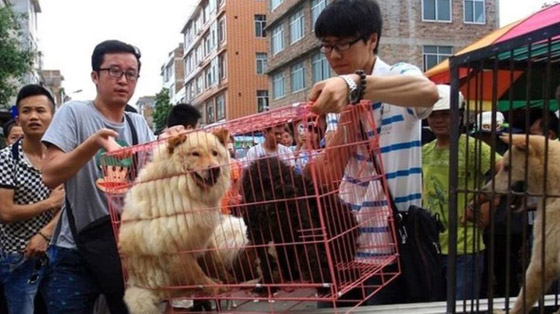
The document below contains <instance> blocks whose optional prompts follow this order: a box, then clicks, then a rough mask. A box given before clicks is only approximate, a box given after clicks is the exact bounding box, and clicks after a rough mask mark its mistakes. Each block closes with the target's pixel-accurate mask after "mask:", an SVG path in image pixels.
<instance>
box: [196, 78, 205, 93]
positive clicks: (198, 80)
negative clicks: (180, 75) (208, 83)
mask: <svg viewBox="0 0 560 314" xmlns="http://www.w3.org/2000/svg"><path fill="white" fill-rule="evenodd" d="M203 88H204V77H202V75H199V76H198V77H197V78H196V95H200V94H202V91H203Z"/></svg>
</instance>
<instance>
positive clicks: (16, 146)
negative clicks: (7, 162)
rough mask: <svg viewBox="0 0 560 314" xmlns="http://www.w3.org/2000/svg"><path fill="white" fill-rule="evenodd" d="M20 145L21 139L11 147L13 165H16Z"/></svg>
mask: <svg viewBox="0 0 560 314" xmlns="http://www.w3.org/2000/svg"><path fill="white" fill-rule="evenodd" d="M20 143H21V138H19V139H18V140H17V141H15V143H14V144H13V145H12V159H13V160H14V163H15V164H16V165H17V163H18V162H19V145H20Z"/></svg>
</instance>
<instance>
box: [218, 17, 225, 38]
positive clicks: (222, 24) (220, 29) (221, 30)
mask: <svg viewBox="0 0 560 314" xmlns="http://www.w3.org/2000/svg"><path fill="white" fill-rule="evenodd" d="M224 40H226V20H225V19H221V20H220V22H219V23H218V42H223V41H224Z"/></svg>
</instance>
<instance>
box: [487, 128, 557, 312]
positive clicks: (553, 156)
mask: <svg viewBox="0 0 560 314" xmlns="http://www.w3.org/2000/svg"><path fill="white" fill-rule="evenodd" d="M501 139H502V140H503V141H504V142H506V143H509V142H510V140H509V137H508V136H503V137H502V138H501ZM545 141H546V138H545V137H544V136H529V143H528V144H527V142H526V136H525V135H513V136H512V139H511V143H509V144H510V145H511V148H510V150H509V151H508V152H507V153H506V154H505V155H504V157H503V159H502V160H503V161H504V165H503V167H502V169H501V170H500V172H498V174H497V175H496V177H495V178H494V181H495V190H496V192H501V193H507V192H508V191H509V190H510V186H512V187H513V186H514V185H516V184H519V183H523V182H524V183H525V184H526V185H527V190H528V192H529V193H534V194H537V195H543V194H544V192H545V185H544V183H545V180H544V179H543V177H544V172H545V170H544V169H545ZM509 156H511V163H510V160H509V159H510V157H509ZM526 161H527V165H528V169H529V172H528V173H527V178H525V162H526ZM547 164H548V169H547V173H546V175H547V178H546V193H547V194H548V195H558V194H560V185H558V182H560V142H557V141H548V160H547ZM510 175H511V181H509V180H508V177H509V176H510ZM490 188H491V183H489V184H488V185H487V186H486V187H485V189H486V190H490ZM545 216H546V220H545V221H546V223H545V226H543V220H544V219H545ZM543 228H545V239H544V241H545V250H544V253H545V254H544V256H543V255H542V253H543V252H542V241H543V237H542V235H543V233H542V232H543ZM533 239H534V241H533V249H532V252H531V261H530V262H529V267H528V268H527V271H526V273H525V287H524V288H525V289H521V291H520V292H519V296H518V297H517V300H516V301H515V305H514V306H513V309H512V310H511V311H510V313H516V314H517V313H523V299H525V306H526V311H525V312H529V310H530V309H531V308H532V307H533V304H535V302H536V301H537V299H538V298H539V297H540V296H541V287H542V286H543V285H544V287H545V291H546V290H547V289H548V287H549V286H550V284H551V282H552V281H553V280H554V279H556V278H558V275H559V271H560V267H559V266H560V264H559V263H560V260H559V259H560V199H557V198H547V199H546V208H543V207H542V201H541V200H539V202H538V207H537V211H536V218H535V224H534V227H533ZM543 258H544V264H545V267H544V269H543V268H542V260H543ZM543 273H544V280H545V282H544V283H543V282H542V281H541V278H542V277H541V276H542V275H543ZM523 290H525V293H524V292H523ZM498 312H500V313H501V311H496V313H498ZM556 313H560V310H559V311H558V312H556Z"/></svg>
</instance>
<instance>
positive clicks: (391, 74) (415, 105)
mask: <svg viewBox="0 0 560 314" xmlns="http://www.w3.org/2000/svg"><path fill="white" fill-rule="evenodd" d="M381 30H382V17H381V10H380V8H379V5H378V4H377V3H376V2H375V1H374V0H345V1H340V0H337V1H334V2H332V3H330V4H329V5H328V6H327V7H326V8H325V10H323V12H322V13H321V14H320V16H319V17H318V19H317V21H316V23H315V35H316V36H317V38H318V39H319V40H320V41H321V51H322V52H323V53H324V54H325V57H326V59H327V60H328V62H329V64H330V66H331V67H332V68H333V70H334V71H335V72H336V74H338V75H339V76H337V77H333V78H330V79H327V80H324V81H321V82H319V83H317V84H315V86H313V89H312V90H311V96H310V100H311V101H313V102H314V105H313V107H312V110H313V111H314V112H315V113H317V114H320V115H324V114H329V113H341V114H340V116H339V117H336V116H331V115H329V117H328V118H327V124H328V126H329V129H328V130H327V133H328V134H329V135H328V136H327V139H328V141H327V149H325V152H324V153H323V154H321V155H319V156H317V157H316V158H315V159H314V162H313V163H310V165H311V167H307V168H306V172H307V173H309V172H311V173H315V176H316V178H317V179H318V180H319V181H320V182H318V183H319V185H320V186H323V187H327V188H331V189H339V195H340V197H341V198H342V199H343V200H344V201H345V202H347V203H349V204H350V205H351V206H352V209H353V210H354V212H355V213H356V218H357V220H358V222H360V223H361V231H362V232H361V237H360V238H361V239H360V240H359V241H358V242H359V245H360V246H359V248H358V254H357V259H358V260H360V262H375V260H376V258H377V256H379V255H383V254H385V255H388V254H394V251H392V250H394V249H393V248H391V247H390V242H392V239H391V234H390V232H388V230H389V229H388V228H387V227H388V225H387V220H386V219H385V220H383V219H382V217H380V218H379V219H376V220H375V222H374V223H373V224H372V222H371V217H372V216H373V215H385V216H388V215H389V211H388V210H387V197H388V196H385V195H383V193H382V191H383V189H380V187H379V185H380V183H379V180H374V179H372V178H373V177H374V176H373V174H374V173H375V166H374V165H373V163H372V162H371V158H370V157H371V156H370V153H369V151H368V149H367V147H365V145H362V146H360V147H356V145H345V144H346V143H349V142H352V141H353V140H356V134H360V133H362V134H367V137H369V138H371V137H372V136H374V135H375V134H376V133H378V134H379V146H380V149H381V154H380V155H381V158H378V159H377V160H378V161H379V163H380V164H381V165H382V166H383V169H384V171H385V174H386V179H387V184H388V188H389V190H390V191H391V193H392V196H393V198H394V200H395V204H396V207H397V209H398V210H399V211H406V210H407V209H408V207H409V206H410V205H417V206H420V205H421V198H422V196H421V191H422V169H421V165H422V160H421V141H420V135H421V119H423V118H426V117H427V116H428V115H429V114H430V111H431V107H432V106H433V104H434V103H435V102H436V101H437V100H438V98H439V96H438V92H437V89H436V87H435V85H434V84H433V83H431V82H430V81H429V80H428V79H427V78H426V77H424V76H423V74H422V71H420V70H419V69H418V68H417V67H415V66H413V65H410V64H406V63H397V64H395V65H392V66H391V65H388V64H386V63H385V62H383V61H382V60H380V59H379V58H378V57H377V52H378V46H379V40H380V36H381ZM360 100H367V101H370V102H371V108H372V109H371V110H369V111H367V112H365V113H360V114H352V112H350V111H349V110H346V109H348V108H347V106H348V104H350V103H357V102H359V101H360ZM371 121H374V122H375V127H376V130H373V129H372V127H371V126H372V123H371ZM329 147H330V148H331V149H329ZM341 181H342V182H341ZM340 182H341V183H340ZM380 192H381V193H380ZM381 224H384V225H381ZM372 233H374V234H372ZM374 242H375V243H374ZM391 266H394V267H395V268H396V265H391ZM391 266H390V267H391ZM373 279H376V278H375V277H373ZM397 282H398V281H393V283H391V284H390V285H388V286H387V287H384V288H383V289H382V290H381V291H380V292H378V293H377V294H376V295H375V296H374V297H373V298H370V300H367V301H366V304H386V303H396V302H400V301H403V300H402V298H400V297H401V295H402V294H403V291H402V289H400V287H399V286H398V285H397V284H396V283H397ZM368 283H370V284H379V283H375V282H368ZM350 294H352V293H350ZM349 298H351V299H356V298H360V296H356V295H354V296H349Z"/></svg>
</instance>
